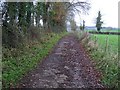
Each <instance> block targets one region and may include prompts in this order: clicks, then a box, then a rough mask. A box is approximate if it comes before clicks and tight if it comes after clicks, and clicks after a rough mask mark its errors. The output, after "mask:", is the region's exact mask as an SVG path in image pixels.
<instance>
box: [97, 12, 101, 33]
mask: <svg viewBox="0 0 120 90" xmlns="http://www.w3.org/2000/svg"><path fill="white" fill-rule="evenodd" d="M101 17H102V15H101V13H100V11H99V12H98V17H97V18H96V27H97V30H98V31H99V32H100V30H101V28H102V24H103V21H101Z"/></svg>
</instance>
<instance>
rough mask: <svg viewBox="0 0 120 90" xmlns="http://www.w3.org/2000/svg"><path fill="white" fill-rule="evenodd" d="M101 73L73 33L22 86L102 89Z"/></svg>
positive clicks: (24, 79) (60, 43) (39, 65)
mask: <svg viewBox="0 0 120 90" xmlns="http://www.w3.org/2000/svg"><path fill="white" fill-rule="evenodd" d="M99 79H100V74H99V72H98V71H97V70H95V68H94V65H93V63H92V62H91V60H90V58H89V56H88V55H87V54H86V53H85V50H84V48H82V45H81V44H80V43H78V41H77V39H76V38H75V37H74V36H73V35H69V36H66V37H64V38H63V39H61V40H60V41H59V42H58V44H57V45H56V46H55V48H54V50H53V52H52V53H51V54H49V56H48V57H47V58H45V59H44V60H43V61H42V63H39V64H38V67H37V68H35V69H34V70H32V71H31V72H29V73H28V74H27V75H26V76H24V77H23V78H22V79H21V81H20V84H19V85H18V87H19V88H101V87H103V86H102V85H101V83H100V80H99Z"/></svg>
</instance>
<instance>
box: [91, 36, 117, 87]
mask: <svg viewBox="0 0 120 90" xmlns="http://www.w3.org/2000/svg"><path fill="white" fill-rule="evenodd" d="M118 37H119V36H118V35H100V34H99V35H98V34H92V35H91V40H92V41H95V42H96V43H97V45H98V47H97V50H93V51H90V55H91V57H92V59H93V60H95V61H96V62H97V65H96V66H97V68H98V69H100V70H101V71H102V73H103V77H102V83H103V84H104V85H106V86H109V87H114V86H115V87H117V86H118Z"/></svg>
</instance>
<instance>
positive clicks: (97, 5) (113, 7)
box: [75, 0, 119, 27]
mask: <svg viewBox="0 0 120 90" xmlns="http://www.w3.org/2000/svg"><path fill="white" fill-rule="evenodd" d="M89 1H90V3H91V9H90V10H89V15H83V14H81V17H79V16H78V15H76V16H75V20H76V22H77V25H80V21H82V20H85V25H86V26H95V20H96V19H95V18H96V17H97V15H98V11H99V10H100V11H101V14H102V20H103V22H104V24H103V26H111V27H118V2H119V0H89Z"/></svg>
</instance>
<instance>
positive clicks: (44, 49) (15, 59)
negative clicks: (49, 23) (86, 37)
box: [2, 32, 67, 87]
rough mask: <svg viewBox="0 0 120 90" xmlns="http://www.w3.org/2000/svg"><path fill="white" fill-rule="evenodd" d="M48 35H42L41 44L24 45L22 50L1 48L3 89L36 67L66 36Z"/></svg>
mask: <svg viewBox="0 0 120 90" xmlns="http://www.w3.org/2000/svg"><path fill="white" fill-rule="evenodd" d="M66 34H67V33H66V32H64V33H61V34H54V33H52V34H49V35H44V37H43V38H42V40H43V42H42V43H40V42H37V41H36V42H34V43H31V44H28V45H26V47H24V49H23V50H17V49H11V50H8V49H6V48H4V47H3V54H5V55H3V58H2V61H3V62H2V63H3V74H2V78H3V87H11V86H14V85H15V84H16V83H18V81H19V80H20V79H21V78H22V76H23V75H24V74H26V73H27V72H28V71H30V70H32V69H33V68H34V67H36V66H37V64H38V62H40V61H41V60H42V59H43V58H44V57H45V56H47V55H48V53H49V52H50V51H51V50H52V47H53V46H54V45H55V44H56V43H57V42H58V40H59V39H60V38H61V37H63V36H64V35H66Z"/></svg>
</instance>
